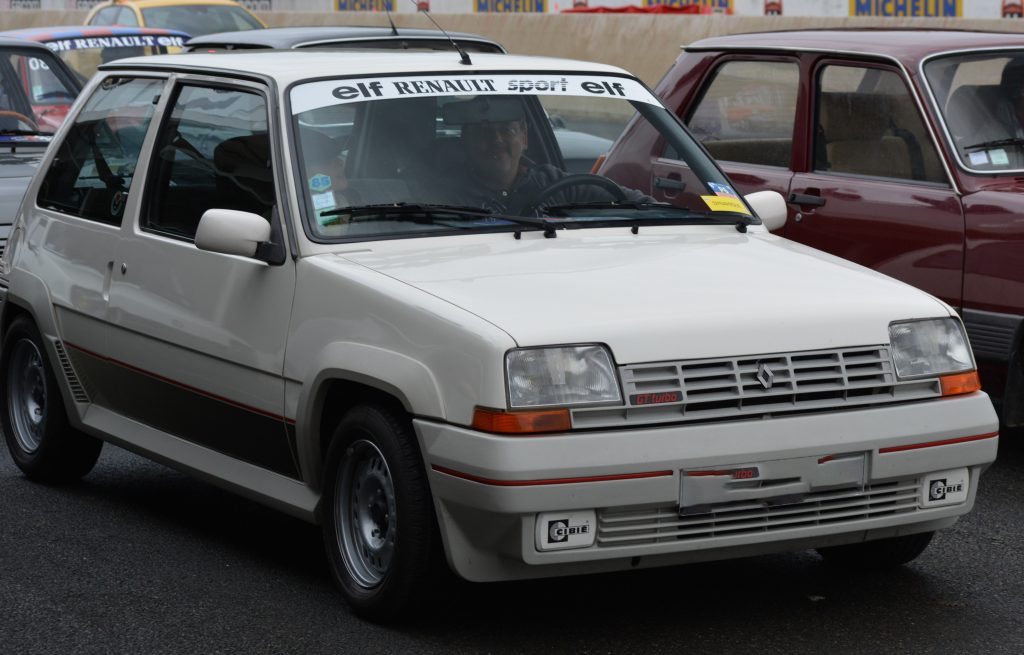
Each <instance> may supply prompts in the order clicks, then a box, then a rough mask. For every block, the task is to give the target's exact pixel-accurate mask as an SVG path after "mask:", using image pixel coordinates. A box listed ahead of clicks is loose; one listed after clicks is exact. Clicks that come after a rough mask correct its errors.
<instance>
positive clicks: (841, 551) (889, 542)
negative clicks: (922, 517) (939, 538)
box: [817, 532, 935, 569]
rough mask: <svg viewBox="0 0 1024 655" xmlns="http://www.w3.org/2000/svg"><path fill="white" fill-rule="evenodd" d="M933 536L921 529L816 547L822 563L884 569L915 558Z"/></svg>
mask: <svg viewBox="0 0 1024 655" xmlns="http://www.w3.org/2000/svg"><path fill="white" fill-rule="evenodd" d="M934 536H935V533H934V532H921V533H919V534H909V535H905V536H902V537H890V538H888V539H877V540H875V541H865V542H861V543H858V544H847V545H845V546H829V547H827V548H818V549H817V550H818V554H819V555H821V556H822V557H823V558H824V559H825V561H826V562H828V563H829V564H834V565H836V566H841V567H843V568H850V569H887V568H893V567H896V566H900V565H902V564H906V563H907V562H909V561H911V560H913V559H915V558H916V557H917V556H918V555H920V554H921V553H923V552H924V549H925V548H927V547H928V544H929V543H931V540H932V537H934Z"/></svg>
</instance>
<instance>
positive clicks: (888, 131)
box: [814, 65, 947, 183]
mask: <svg viewBox="0 0 1024 655" xmlns="http://www.w3.org/2000/svg"><path fill="white" fill-rule="evenodd" d="M815 117H816V119H815V120H816V125H815V148H814V169H815V170H817V171H833V172H836V173H849V174H853V175H869V176H873V177H885V178H892V179H899V180H914V181H919V182H936V183H947V179H946V175H945V171H944V169H943V168H942V164H941V162H940V160H939V156H938V153H937V152H936V151H935V146H934V145H933V144H932V140H931V136H930V135H929V133H928V131H927V129H926V128H925V125H924V122H923V121H922V120H921V116H920V114H919V112H918V109H917V105H916V103H915V102H914V100H913V98H912V97H911V95H910V93H909V91H908V90H907V86H906V85H905V84H904V83H903V80H902V79H901V78H900V76H899V75H898V74H896V73H895V72H893V71H888V70H883V69H880V68H862V67H857V66H840V65H833V66H827V67H825V68H824V69H823V70H822V72H821V75H820V77H819V84H818V94H817V111H816V112H815Z"/></svg>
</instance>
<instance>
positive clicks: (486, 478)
mask: <svg viewBox="0 0 1024 655" xmlns="http://www.w3.org/2000/svg"><path fill="white" fill-rule="evenodd" d="M414 425H415V428H416V431H417V435H418V437H419V440H420V446H421V451H422V452H423V456H424V459H425V465H426V468H427V471H428V476H429V480H430V485H431V491H432V493H433V497H434V503H435V508H436V511H437V516H438V522H439V525H440V529H441V534H442V538H443V540H444V543H445V550H446V553H447V556H448V559H449V563H450V564H451V566H452V567H453V569H454V570H455V571H457V572H458V573H459V574H460V575H462V576H463V577H465V578H467V579H470V580H476V581H495V580H508V579H519V578H535V577H547V576H555V575H568V574H574V573H587V572H596V571H611V570H619V569H628V568H633V567H647V566H661V565H668V564H677V563H684V562H692V561H702V560H711V559H725V558H729V557H741V556H747V555H754V554H761V553H769V552H782V551H788V550H800V549H804V548H811V547H818V546H828V545H838V544H843V543H852V542H858V541H864V540H869V539H879V538H883V537H889V536H897V535H901V534H910V533H914V532H924V531H930V530H936V529H939V528H943V527H946V526H948V525H951V524H952V523H953V522H955V520H956V517H958V516H959V515H961V514H964V513H966V512H968V511H970V509H971V507H972V506H973V504H974V498H975V494H976V492H977V484H978V479H979V476H980V474H981V472H982V471H984V470H985V468H986V467H987V466H988V465H989V464H991V463H992V462H993V461H994V460H995V456H996V450H997V446H998V435H997V430H998V422H997V419H996V416H995V412H994V411H993V409H992V405H991V402H990V401H989V399H988V396H986V395H985V394H984V393H976V394H971V395H968V396H961V397H955V398H946V399H940V400H935V401H930V402H915V403H908V404H903V405H890V406H883V407H875V408H869V409H862V410H857V411H844V412H831V413H823V414H809V415H801V416H788V417H781V418H772V419H770V420H747V421H736V422H729V423H709V424H703V425H685V426H671V427H653V428H647V429H630V430H620V431H598V432H577V433H571V434H562V435H554V436H532V437H507V436H495V435H490V434H484V433H480V432H474V431H472V430H467V429H464V428H459V427H455V426H452V425H447V424H441V423H435V422H431V421H427V420H423V419H417V420H416V421H414ZM907 447H909V448H907ZM904 448H906V449H904ZM858 462H859V463H858ZM858 466H860V467H861V469H860V470H861V471H862V472H861V473H859V474H858V473H857V471H858ZM964 469H966V478H967V479H969V482H968V489H967V493H966V495H965V496H964V497H963V499H962V502H961V501H957V502H956V503H954V504H945V505H938V506H928V505H929V503H927V502H925V501H924V500H923V499H922V497H921V493H920V491H921V486H922V484H923V483H924V482H925V478H926V477H927V476H928V475H929V474H933V473H936V472H940V471H948V470H964ZM736 470H748V471H749V470H755V471H759V472H760V473H759V474H758V475H760V479H759V480H755V481H743V482H740V481H735V480H732V479H731V478H730V477H725V478H721V479H722V480H723V482H722V483H714V482H708V483H705V482H704V480H703V478H701V479H700V480H697V481H698V482H699V483H700V485H701V489H702V491H700V493H697V494H696V495H695V494H694V493H693V490H694V489H695V488H696V487H695V486H694V484H693V483H694V481H695V480H696V478H695V477H693V476H701V475H717V474H720V473H721V472H722V471H736ZM684 480H686V481H687V482H688V485H687V488H686V490H685V491H686V492H685V494H684V486H683V485H684ZM684 496H685V497H684ZM692 498H697V499H698V501H699V502H698V503H697V504H695V505H692V506H690V503H689V501H688V499H692ZM681 507H683V511H681ZM590 511H594V512H595V514H594V516H595V517H596V525H595V526H594V528H593V529H594V531H595V532H596V538H595V539H594V540H593V541H594V542H593V545H590V546H587V547H584V548H574V549H565V550H541V549H540V537H539V536H538V533H537V529H536V528H537V526H536V521H537V516H538V514H539V513H546V512H566V513H572V512H583V513H586V512H590Z"/></svg>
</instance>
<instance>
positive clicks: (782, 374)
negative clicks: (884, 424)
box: [572, 346, 942, 428]
mask: <svg viewBox="0 0 1024 655" xmlns="http://www.w3.org/2000/svg"><path fill="white" fill-rule="evenodd" d="M762 367H766V368H767V371H766V370H765V369H764V368H762ZM769 371H770V373H769ZM619 374H620V376H621V379H622V385H623V392H624V394H625V396H626V405H624V406H619V407H594V408H581V409H576V410H573V412H572V417H573V425H574V426H575V427H577V428H590V427H615V426H622V425H636V424H654V423H671V422H680V421H724V420H731V419H735V418H742V417H744V416H764V415H776V414H783V413H792V412H806V411H822V410H835V409H842V408H846V407H859V406H864V405H871V404H878V403H890V402H900V401H906V400H916V399H921V398H932V397H937V396H941V395H942V390H941V387H940V384H939V381H938V379H930V380H913V381H909V382H900V381H897V380H896V375H895V373H894V370H893V364H892V356H891V354H890V352H889V347H888V346H867V347H863V348H844V349H836V350H817V351H804V352H792V353H777V354H771V355H760V356H746V357H730V358H720V359H703V360H686V361H678V362H659V363H652V364H634V365H629V366H622V367H620V368H619ZM759 377H760V378H761V379H762V380H768V379H769V378H770V385H769V386H766V385H765V384H763V383H762V382H761V381H760V380H759ZM651 399H654V400H655V402H651ZM666 400H667V402H666Z"/></svg>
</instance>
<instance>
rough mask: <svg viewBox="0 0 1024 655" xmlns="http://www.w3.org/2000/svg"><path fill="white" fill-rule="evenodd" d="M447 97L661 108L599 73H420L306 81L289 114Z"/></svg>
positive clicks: (633, 84)
mask: <svg viewBox="0 0 1024 655" xmlns="http://www.w3.org/2000/svg"><path fill="white" fill-rule="evenodd" d="M451 95H456V96H459V95H462V96H465V95H471V96H476V95H505V96H507V95H548V96H551V95H553V96H576V97H582V98H622V99H625V100H633V101H636V102H644V103H647V104H651V105H660V104H661V103H660V102H659V101H658V99H657V98H655V97H654V95H653V94H651V92H650V91H648V90H647V89H646V88H645V87H644V85H643V84H641V83H640V82H638V81H637V80H631V79H628V78H624V77H610V76H601V75H557V74H544V73H522V74H516V75H450V76H438V75H422V76H416V77H380V78H362V79H357V80H327V81H323V82H310V83H308V84H302V85H300V86H297V87H295V88H294V89H292V92H291V100H292V112H293V113H295V114H301V113H303V112H306V111H310V110H312V109H319V108H321V107H329V106H331V105H338V104H345V103H350V102H362V101H364V100H388V99H392V98H412V97H423V96H451Z"/></svg>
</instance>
